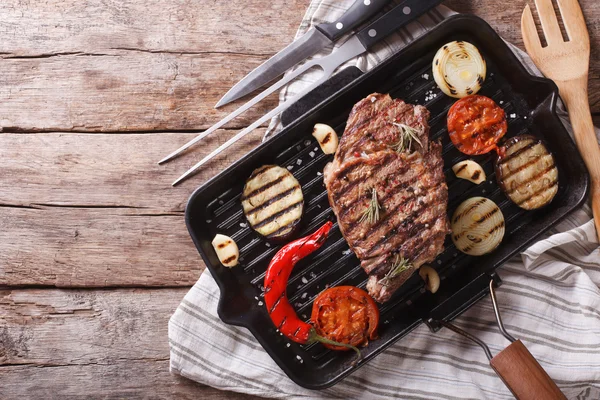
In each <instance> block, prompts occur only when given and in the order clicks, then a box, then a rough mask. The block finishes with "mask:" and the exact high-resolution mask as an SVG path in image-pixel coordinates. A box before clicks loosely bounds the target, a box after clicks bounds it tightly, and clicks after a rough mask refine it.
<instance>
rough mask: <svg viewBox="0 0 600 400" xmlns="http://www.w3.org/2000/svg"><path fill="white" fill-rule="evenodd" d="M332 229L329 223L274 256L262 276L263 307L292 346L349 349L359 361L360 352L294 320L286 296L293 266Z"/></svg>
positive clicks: (299, 320)
mask: <svg viewBox="0 0 600 400" xmlns="http://www.w3.org/2000/svg"><path fill="white" fill-rule="evenodd" d="M332 226H333V223H331V222H327V223H326V224H325V225H323V226H322V227H321V228H319V230H317V231H316V232H315V233H313V234H312V235H309V236H306V237H303V238H301V239H298V240H295V241H293V242H291V243H289V244H287V245H285V246H283V247H282V248H281V249H280V250H279V251H278V252H277V254H275V256H274V257H273V259H272V260H271V263H270V264H269V267H268V268H267V273H266V275H265V305H266V307H267V312H268V313H269V315H270V317H271V320H272V321H273V323H274V324H275V326H276V327H277V329H279V331H280V332H281V333H283V334H284V335H285V336H286V337H288V338H289V339H291V340H293V341H294V342H297V343H300V344H309V343H313V342H321V343H323V344H327V345H331V346H335V347H342V348H344V349H353V350H355V351H356V352H357V353H358V355H359V357H360V350H358V348H356V347H355V346H353V345H351V344H348V343H340V342H337V341H335V340H331V339H329V338H326V337H324V336H321V335H319V334H318V333H317V331H316V330H315V328H314V327H313V326H312V325H310V324H308V323H306V322H304V321H302V320H301V319H300V318H298V315H296V311H294V309H293V308H292V305H291V304H290V302H289V301H288V298H287V294H286V292H287V283H288V279H289V277H290V274H291V272H292V269H293V268H294V265H296V263H297V262H298V261H300V260H301V259H302V258H304V257H306V256H308V255H309V254H311V253H313V252H314V251H316V250H318V249H319V248H320V247H321V246H322V245H323V243H325V240H327V236H328V234H329V231H330V230H331V227H332Z"/></svg>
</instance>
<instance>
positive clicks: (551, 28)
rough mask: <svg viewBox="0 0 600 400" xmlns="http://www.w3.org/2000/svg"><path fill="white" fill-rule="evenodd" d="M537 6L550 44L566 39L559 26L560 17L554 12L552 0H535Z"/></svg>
mask: <svg viewBox="0 0 600 400" xmlns="http://www.w3.org/2000/svg"><path fill="white" fill-rule="evenodd" d="M535 6H536V7H537V11H538V15H539V16H540V21H541V22H542V29H543V30H544V35H545V36H546V42H548V45H551V44H556V43H561V42H563V41H564V40H563V37H562V33H561V32H560V27H559V26H558V19H557V18H556V13H555V12H554V6H553V5H552V0H535Z"/></svg>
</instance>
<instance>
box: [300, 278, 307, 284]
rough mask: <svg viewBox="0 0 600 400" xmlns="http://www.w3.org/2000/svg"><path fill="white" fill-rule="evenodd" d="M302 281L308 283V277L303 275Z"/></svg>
mask: <svg viewBox="0 0 600 400" xmlns="http://www.w3.org/2000/svg"><path fill="white" fill-rule="evenodd" d="M301 281H302V283H304V284H305V285H306V284H307V283H308V279H306V278H305V277H302V279H301Z"/></svg>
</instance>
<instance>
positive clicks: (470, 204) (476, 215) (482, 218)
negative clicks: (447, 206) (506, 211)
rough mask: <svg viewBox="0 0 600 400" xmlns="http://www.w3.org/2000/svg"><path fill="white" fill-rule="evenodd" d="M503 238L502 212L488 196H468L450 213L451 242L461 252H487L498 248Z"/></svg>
mask: <svg viewBox="0 0 600 400" xmlns="http://www.w3.org/2000/svg"><path fill="white" fill-rule="evenodd" d="M503 237H504V215H502V211H501V210H500V208H499V207H498V206H497V205H496V203H494V202H493V201H492V200H490V199H486V198H485V197H471V198H470V199H467V200H465V201H463V202H462V203H461V204H460V205H459V206H458V208H457V209H456V211H455V212H454V215H453V216H452V241H453V242H454V245H455V246H456V248H457V249H459V250H460V251H462V252H463V253H465V254H468V255H470V256H481V255H484V254H487V253H489V252H491V251H492V250H494V249H495V248H496V247H498V245H499V244H500V242H501V241H502V238H503Z"/></svg>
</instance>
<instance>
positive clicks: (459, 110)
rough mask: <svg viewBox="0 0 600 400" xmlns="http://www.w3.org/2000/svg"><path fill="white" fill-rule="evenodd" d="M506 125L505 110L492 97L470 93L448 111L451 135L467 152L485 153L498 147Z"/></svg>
mask: <svg viewBox="0 0 600 400" xmlns="http://www.w3.org/2000/svg"><path fill="white" fill-rule="evenodd" d="M506 129H507V124H506V114H504V110H503V109H502V108H501V107H500V106H498V105H497V104H496V103H495V102H494V100H492V99H490V98H489V97H485V96H479V95H473V96H467V97H465V98H463V99H460V100H458V101H457V102H456V103H454V105H453V106H452V107H450V111H448V133H449V134H450V139H451V140H452V143H454V146H456V148H457V149H458V150H459V151H461V152H462V153H465V154H469V155H478V154H485V153H487V152H489V151H491V150H493V149H495V148H496V143H498V140H500V138H502V136H504V134H505V133H506Z"/></svg>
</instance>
